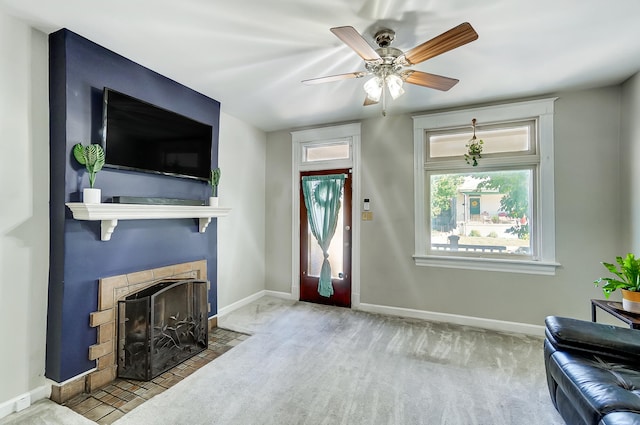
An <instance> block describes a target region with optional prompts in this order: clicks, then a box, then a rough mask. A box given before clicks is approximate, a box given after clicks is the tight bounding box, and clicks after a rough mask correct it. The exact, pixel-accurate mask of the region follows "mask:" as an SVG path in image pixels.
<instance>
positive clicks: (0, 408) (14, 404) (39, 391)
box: [0, 384, 51, 419]
mask: <svg viewBox="0 0 640 425" xmlns="http://www.w3.org/2000/svg"><path fill="white" fill-rule="evenodd" d="M49 396H51V385H48V384H47V385H43V386H41V387H38V388H34V389H33V390H31V391H29V392H28V393H24V394H21V395H19V396H17V397H14V398H12V399H11V400H7V401H5V402H3V403H0V419H2V418H4V417H5V416H9V415H10V414H12V413H14V412H19V411H21V410H24V409H26V408H27V407H29V406H31V405H32V404H33V403H35V402H36V401H40V400H43V399H45V398H49Z"/></svg>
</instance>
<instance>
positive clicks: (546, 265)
mask: <svg viewBox="0 0 640 425" xmlns="http://www.w3.org/2000/svg"><path fill="white" fill-rule="evenodd" d="M413 259H414V261H415V264H416V266H426V267H444V268H450V269H466V270H483V271H492V272H509V273H525V274H537V275H546V276H554V275H555V274H556V269H557V268H558V267H560V264H559V263H556V262H542V261H530V260H510V259H505V258H469V257H465V258H461V257H452V256H444V255H414V256H413Z"/></svg>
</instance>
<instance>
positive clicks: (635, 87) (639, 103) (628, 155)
mask: <svg viewBox="0 0 640 425" xmlns="http://www.w3.org/2000/svg"><path fill="white" fill-rule="evenodd" d="M638 117H640V73H638V74H636V75H635V76H634V77H632V78H630V79H629V80H628V81H627V82H626V83H625V84H624V85H623V94H622V119H621V122H622V124H621V126H620V128H621V137H620V140H621V155H620V158H621V169H622V182H621V189H622V193H624V196H623V197H622V199H621V201H622V202H621V210H622V214H623V216H622V223H623V225H622V238H621V239H622V241H623V244H624V248H623V249H622V250H621V255H624V253H626V252H635V253H636V254H637V255H640V214H639V212H640V166H639V165H640V120H639V119H638Z"/></svg>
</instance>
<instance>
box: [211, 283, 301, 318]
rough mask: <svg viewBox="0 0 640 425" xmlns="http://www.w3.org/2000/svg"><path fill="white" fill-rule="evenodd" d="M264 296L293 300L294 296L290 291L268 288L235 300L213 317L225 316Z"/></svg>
mask: <svg viewBox="0 0 640 425" xmlns="http://www.w3.org/2000/svg"><path fill="white" fill-rule="evenodd" d="M264 296H270V297H276V298H282V299H285V300H292V299H293V296H292V295H291V294H290V293H288V292H279V291H268V290H266V289H263V290H262V291H258V292H256V293H255V294H252V295H249V296H248V297H246V298H243V299H241V300H239V301H236V302H234V303H233V304H229V305H227V306H225V307H222V308H219V309H218V314H216V315H215V316H213V317H222V316H225V315H227V314H229V313H231V312H233V311H235V310H237V309H239V308H242V307H244V306H245V305H247V304H250V303H252V302H254V301H256V300H259V299H260V298H262V297H264Z"/></svg>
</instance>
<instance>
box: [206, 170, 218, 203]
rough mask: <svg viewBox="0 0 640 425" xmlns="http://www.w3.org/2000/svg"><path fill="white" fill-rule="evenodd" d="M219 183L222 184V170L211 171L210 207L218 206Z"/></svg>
mask: <svg viewBox="0 0 640 425" xmlns="http://www.w3.org/2000/svg"><path fill="white" fill-rule="evenodd" d="M218 183H220V168H214V169H213V170H211V175H210V176H209V184H210V185H211V197H209V206H211V207H217V206H218Z"/></svg>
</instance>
